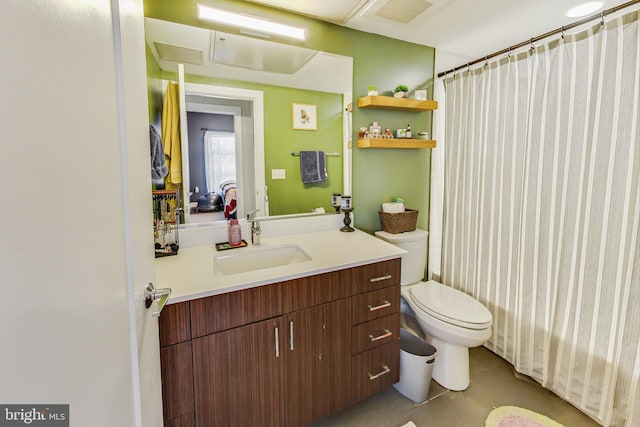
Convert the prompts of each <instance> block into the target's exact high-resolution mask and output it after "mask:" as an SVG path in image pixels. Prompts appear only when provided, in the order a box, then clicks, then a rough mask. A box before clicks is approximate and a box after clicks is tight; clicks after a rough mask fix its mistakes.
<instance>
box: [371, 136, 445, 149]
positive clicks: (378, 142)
mask: <svg viewBox="0 0 640 427" xmlns="http://www.w3.org/2000/svg"><path fill="white" fill-rule="evenodd" d="M358 147H359V148H436V142H435V141H434V140H433V139H411V138H364V139H358Z"/></svg>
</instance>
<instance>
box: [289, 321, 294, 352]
mask: <svg viewBox="0 0 640 427" xmlns="http://www.w3.org/2000/svg"><path fill="white" fill-rule="evenodd" d="M289 350H293V320H291V321H290V322H289Z"/></svg>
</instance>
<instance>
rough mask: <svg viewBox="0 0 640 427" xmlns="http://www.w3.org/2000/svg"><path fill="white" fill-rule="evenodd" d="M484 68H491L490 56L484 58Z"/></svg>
mask: <svg viewBox="0 0 640 427" xmlns="http://www.w3.org/2000/svg"><path fill="white" fill-rule="evenodd" d="M484 67H485V68H487V67H489V57H488V56H485V57H484Z"/></svg>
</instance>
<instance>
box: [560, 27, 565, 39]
mask: <svg viewBox="0 0 640 427" xmlns="http://www.w3.org/2000/svg"><path fill="white" fill-rule="evenodd" d="M560 38H561V39H562V40H564V27H560Z"/></svg>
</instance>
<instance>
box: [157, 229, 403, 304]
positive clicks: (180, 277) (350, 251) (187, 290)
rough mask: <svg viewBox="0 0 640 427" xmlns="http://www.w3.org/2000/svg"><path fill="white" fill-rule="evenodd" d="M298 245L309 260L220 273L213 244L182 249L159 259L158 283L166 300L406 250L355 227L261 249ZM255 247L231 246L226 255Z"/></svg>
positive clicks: (276, 240) (274, 240)
mask: <svg viewBox="0 0 640 427" xmlns="http://www.w3.org/2000/svg"><path fill="white" fill-rule="evenodd" d="M291 243H295V244H297V245H298V246H300V248H301V249H302V250H304V251H305V252H306V253H307V254H308V255H309V256H310V257H311V260H310V261H305V262H300V263H297V264H289V265H283V266H278V267H270V268H265V269H262V270H255V271H247V272H245V273H238V274H231V275H226V276H220V275H215V274H214V261H213V260H214V256H215V255H216V254H220V253H223V252H218V251H216V249H215V245H214V244H211V245H208V246H196V247H187V248H180V251H179V253H178V255H176V256H169V257H164V258H157V259H156V287H158V288H171V289H172V292H171V296H170V298H169V301H168V303H169V304H171V303H177V302H182V301H189V300H192V299H196V298H202V297H207V296H211V295H216V294H221V293H225V292H229V291H235V290H238V289H246V288H251V287H255V286H260V285H266V284H270V283H276V282H280V281H283V280H290V279H295V278H299V277H304V276H310V275H314V274H320V273H326V272H329V271H333V270H340V269H344V268H350V267H355V266H359V265H364V264H369V263H372V262H378V261H386V260H389V259H393V258H398V257H400V256H401V255H403V254H404V253H405V251H404V250H403V249H400V248H398V247H397V246H394V245H392V244H390V243H387V242H385V241H383V240H380V239H378V238H376V237H374V236H371V235H370V234H367V233H364V232H362V231H359V230H356V231H355V232H353V233H343V232H341V231H339V230H328V231H317V232H312V233H303V234H292V235H287V236H280V237H269V238H263V239H262V245H260V246H259V247H260V248H268V247H269V246H277V245H283V244H291ZM252 249H254V248H253V247H252V246H251V245H249V246H248V247H246V248H238V249H230V250H227V251H224V253H225V254H226V253H235V251H246V250H252Z"/></svg>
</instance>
